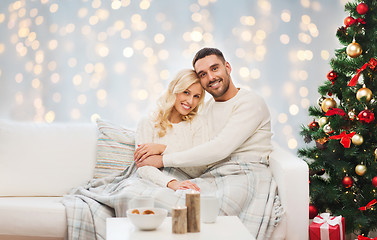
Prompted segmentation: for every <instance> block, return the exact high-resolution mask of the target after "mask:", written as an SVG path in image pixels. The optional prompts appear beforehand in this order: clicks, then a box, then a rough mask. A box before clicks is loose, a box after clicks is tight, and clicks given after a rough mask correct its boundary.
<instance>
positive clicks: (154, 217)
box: [127, 207, 168, 231]
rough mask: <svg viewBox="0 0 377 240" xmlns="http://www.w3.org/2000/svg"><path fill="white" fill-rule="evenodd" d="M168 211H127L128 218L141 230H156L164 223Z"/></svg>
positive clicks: (134, 209)
mask: <svg viewBox="0 0 377 240" xmlns="http://www.w3.org/2000/svg"><path fill="white" fill-rule="evenodd" d="M167 215H168V211H167V210H166V209H163V208H147V207H144V208H131V209H128V210H127V217H128V218H129V219H130V221H131V223H132V224H133V225H135V227H137V228H139V229H140V230H148V231H150V230H154V229H156V228H158V227H159V226H160V225H161V223H162V222H163V221H164V219H165V218H166V216H167Z"/></svg>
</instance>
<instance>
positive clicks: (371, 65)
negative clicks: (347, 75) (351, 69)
mask: <svg viewBox="0 0 377 240" xmlns="http://www.w3.org/2000/svg"><path fill="white" fill-rule="evenodd" d="M376 65H377V60H376V59H374V58H371V59H370V60H369V62H367V63H365V64H364V65H363V66H362V67H361V68H360V69H357V73H356V75H355V76H353V78H352V79H351V81H350V82H349V83H348V85H347V86H350V87H353V86H355V85H356V83H357V80H359V77H360V74H361V72H362V71H364V70H365V69H366V68H367V67H369V68H370V69H372V70H374V69H375V68H376Z"/></svg>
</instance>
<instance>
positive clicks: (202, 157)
mask: <svg viewBox="0 0 377 240" xmlns="http://www.w3.org/2000/svg"><path fill="white" fill-rule="evenodd" d="M239 101H240V102H238V104H237V106H235V107H234V109H233V112H232V115H231V116H230V118H229V120H228V121H227V123H226V125H225V127H224V128H223V129H222V130H221V131H220V132H219V133H218V134H217V136H216V137H214V138H213V139H212V140H210V141H208V142H206V143H203V144H201V145H198V146H196V147H193V148H191V149H188V150H185V151H182V152H176V153H170V154H166V155H163V163H164V166H165V167H194V166H202V165H208V164H212V163H215V162H218V161H221V160H223V159H224V158H226V157H228V156H229V155H230V154H231V153H232V152H233V151H234V150H236V149H237V148H238V147H239V146H240V145H241V144H242V143H243V142H245V140H246V139H247V138H249V137H250V136H252V135H253V134H254V132H255V131H257V130H258V128H259V127H260V126H261V124H263V123H264V122H265V121H269V120H270V113H269V110H268V108H267V105H266V104H265V102H264V100H263V98H262V97H260V96H258V95H255V97H253V98H248V97H244V98H241V99H239ZM208 124H211V123H208Z"/></svg>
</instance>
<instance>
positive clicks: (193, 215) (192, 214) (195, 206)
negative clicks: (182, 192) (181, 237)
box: [186, 190, 200, 232]
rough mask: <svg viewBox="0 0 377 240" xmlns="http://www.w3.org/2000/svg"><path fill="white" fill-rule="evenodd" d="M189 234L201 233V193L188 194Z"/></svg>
mask: <svg viewBox="0 0 377 240" xmlns="http://www.w3.org/2000/svg"><path fill="white" fill-rule="evenodd" d="M186 206H187V232H200V193H199V192H197V191H194V190H193V191H191V192H188V193H186Z"/></svg>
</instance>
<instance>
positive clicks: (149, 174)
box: [137, 166, 175, 187]
mask: <svg viewBox="0 0 377 240" xmlns="http://www.w3.org/2000/svg"><path fill="white" fill-rule="evenodd" d="M137 175H138V176H139V177H140V178H142V179H145V180H149V181H151V182H153V183H155V184H157V185H158V186H160V187H167V185H168V183H169V182H170V181H172V180H174V179H175V178H174V177H171V176H168V175H165V174H164V173H162V172H161V171H160V170H159V169H158V168H155V167H152V166H144V167H140V168H138V169H137Z"/></svg>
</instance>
